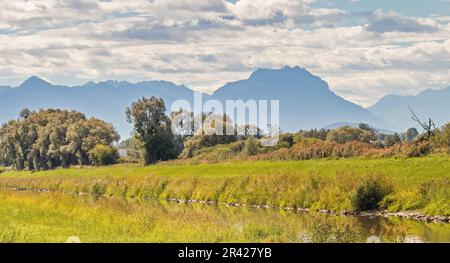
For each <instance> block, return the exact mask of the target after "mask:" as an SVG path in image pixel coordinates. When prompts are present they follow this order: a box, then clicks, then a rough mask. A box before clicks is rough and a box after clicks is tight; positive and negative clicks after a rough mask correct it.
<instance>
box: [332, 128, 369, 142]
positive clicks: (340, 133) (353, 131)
mask: <svg viewBox="0 0 450 263" xmlns="http://www.w3.org/2000/svg"><path fill="white" fill-rule="evenodd" d="M327 140H328V141H332V142H337V143H341V144H344V143H348V142H352V141H359V142H366V143H369V142H370V141H374V140H376V136H375V133H374V132H373V131H371V130H363V129H360V128H353V127H350V126H344V127H340V128H337V129H335V130H331V131H330V132H329V133H328V136H327Z"/></svg>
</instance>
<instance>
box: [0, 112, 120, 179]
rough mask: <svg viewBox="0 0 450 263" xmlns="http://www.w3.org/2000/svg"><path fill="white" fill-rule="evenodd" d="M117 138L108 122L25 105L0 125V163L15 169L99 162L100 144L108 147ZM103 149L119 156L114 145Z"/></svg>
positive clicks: (111, 156)
mask: <svg viewBox="0 0 450 263" xmlns="http://www.w3.org/2000/svg"><path fill="white" fill-rule="evenodd" d="M119 139H120V137H119V134H118V133H117V132H116V130H115V129H114V127H113V126H112V125H111V124H109V123H106V122H104V121H102V120H99V119H96V118H86V116H85V115H84V114H82V113H80V112H76V111H67V110H57V109H48V110H39V111H30V110H28V109H25V110H23V111H22V112H21V113H20V118H19V119H17V120H11V121H9V122H7V123H5V124H3V125H2V126H1V128H0V164H3V165H7V166H12V167H13V168H14V169H17V170H23V169H28V170H46V169H53V168H56V167H69V166H71V165H92V164H98V163H102V159H104V158H103V157H102V156H101V157H99V155H98V153H99V152H102V151H103V150H104V149H103V150H102V146H103V147H108V148H111V147H112V144H113V143H114V142H117V141H118V140H119ZM106 152H107V153H108V154H109V155H110V156H109V158H112V159H114V158H118V157H117V152H116V151H115V150H114V149H108V151H106ZM113 161H114V160H113Z"/></svg>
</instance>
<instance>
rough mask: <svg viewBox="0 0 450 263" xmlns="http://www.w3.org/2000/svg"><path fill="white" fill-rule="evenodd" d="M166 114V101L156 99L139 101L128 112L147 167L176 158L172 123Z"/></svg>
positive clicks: (128, 117)
mask: <svg viewBox="0 0 450 263" xmlns="http://www.w3.org/2000/svg"><path fill="white" fill-rule="evenodd" d="M165 112H166V107H165V104H164V101H163V100H162V99H161V98H156V97H151V98H142V99H139V100H138V101H136V102H134V103H133V104H132V105H131V107H129V108H127V110H126V116H127V120H128V122H129V123H132V124H133V126H134V131H135V133H136V138H138V139H139V141H140V142H141V143H142V155H143V156H142V157H143V162H144V164H145V165H148V164H152V163H156V162H157V161H165V160H169V159H172V158H175V157H176V151H175V143H174V136H173V133H172V130H171V121H170V118H169V117H168V116H166V114H165Z"/></svg>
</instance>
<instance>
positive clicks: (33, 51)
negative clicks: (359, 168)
mask: <svg viewBox="0 0 450 263" xmlns="http://www.w3.org/2000/svg"><path fill="white" fill-rule="evenodd" d="M284 66H300V67H305V68H306V69H308V70H309V71H311V72H312V73H313V74H315V75H318V76H320V77H321V78H322V79H324V80H325V81H327V82H328V84H329V86H330V88H331V89H332V90H333V91H335V92H336V93H337V94H338V95H340V96H342V97H344V98H346V99H348V100H351V101H353V102H355V103H358V104H360V105H362V106H369V105H371V104H373V103H374V102H376V101H377V100H378V99H379V98H381V97H382V96H384V95H387V94H397V95H415V94H418V93H419V92H421V91H423V90H425V89H429V88H432V89H439V88H444V87H447V86H449V85H450V0H427V1H424V0H239V1H236V0H228V1H226V0H195V1H192V0H171V1H169V0H134V1H129V0H99V1H88V0H35V1H30V0H13V1H11V0H0V85H10V86H17V85H19V84H20V83H21V82H22V81H24V80H25V79H26V78H28V77H29V76H32V75H36V76H39V77H42V78H44V79H46V80H48V81H50V82H52V83H55V84H62V85H70V86H73V85H82V84H84V83H86V82H88V81H103V80H107V79H113V80H127V81H130V82H137V81H142V80H167V81H172V82H174V83H177V84H185V85H186V86H188V87H189V88H192V89H194V90H197V91H202V92H208V93H210V92H212V91H214V90H215V89H217V88H219V87H221V86H222V85H224V84H225V83H227V82H231V81H235V80H240V79H245V78H248V76H249V75H250V73H251V72H253V71H254V70H256V69H258V68H282V67H284Z"/></svg>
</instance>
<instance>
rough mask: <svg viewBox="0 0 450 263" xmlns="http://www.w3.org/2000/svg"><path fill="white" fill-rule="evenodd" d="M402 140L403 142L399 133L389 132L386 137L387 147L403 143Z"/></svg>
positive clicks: (385, 143)
mask: <svg viewBox="0 0 450 263" xmlns="http://www.w3.org/2000/svg"><path fill="white" fill-rule="evenodd" d="M401 142H402V140H401V139H400V136H399V135H398V134H397V133H395V134H388V135H386V136H385V137H384V145H385V146H386V147H391V146H393V145H394V144H397V143H401Z"/></svg>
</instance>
